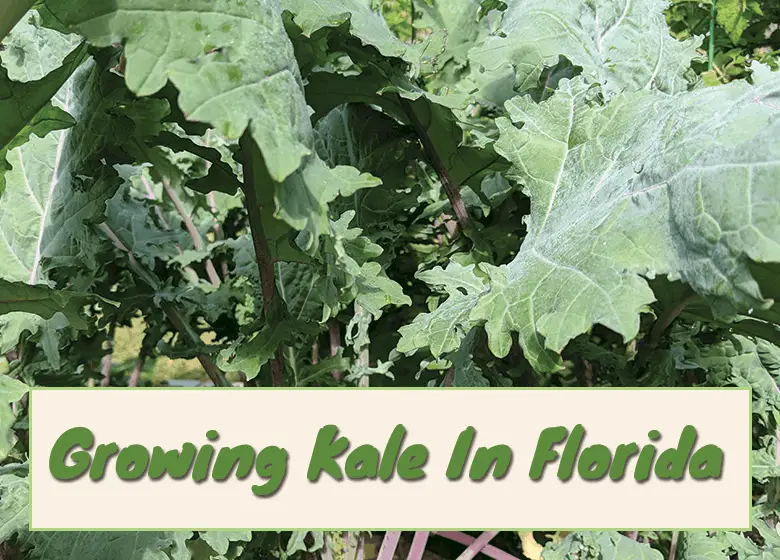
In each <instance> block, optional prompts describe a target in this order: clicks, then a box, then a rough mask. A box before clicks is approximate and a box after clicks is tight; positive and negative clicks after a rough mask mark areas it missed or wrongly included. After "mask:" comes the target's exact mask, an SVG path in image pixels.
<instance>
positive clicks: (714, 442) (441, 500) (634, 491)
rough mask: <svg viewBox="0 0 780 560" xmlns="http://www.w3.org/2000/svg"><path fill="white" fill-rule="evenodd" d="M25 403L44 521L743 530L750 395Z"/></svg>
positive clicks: (480, 392)
mask: <svg viewBox="0 0 780 560" xmlns="http://www.w3.org/2000/svg"><path fill="white" fill-rule="evenodd" d="M31 407H32V411H33V412H32V414H31V457H32V459H31V465H32V467H31V472H32V492H31V527H32V528H33V529H34V530H46V529H62V530H64V529H68V530H84V529H104V530H130V529H133V530H138V529H167V530H174V529H193V528H199V529H206V528H208V529H256V530H264V529H265V530H271V529H279V530H286V529H439V530H445V529H448V530H467V529H496V530H508V529H539V530H541V529H575V528H577V529H642V528H644V529H662V528H663V529H670V528H675V529H710V530H712V529H746V528H749V526H750V524H749V513H750V512H749V505H750V448H751V444H750V391H749V390H748V389H713V390H703V389H691V390H688V389H658V390H655V389H647V390H628V389H585V390H574V389H453V390H442V389H419V390H415V389H399V390H395V389H392V390H391V389H388V390H383V389H368V390H363V389H316V390H301V389H245V390H238V389H200V388H199V389H59V390H57V389H35V390H34V391H33V393H32V396H31ZM339 479H340V480H339Z"/></svg>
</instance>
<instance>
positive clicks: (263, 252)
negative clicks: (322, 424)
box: [241, 133, 284, 387]
mask: <svg viewBox="0 0 780 560" xmlns="http://www.w3.org/2000/svg"><path fill="white" fill-rule="evenodd" d="M241 145H242V147H243V149H244V162H243V168H244V187H243V190H244V198H245V200H246V209H247V213H248V215H249V229H250V231H251V233H252V243H253V245H254V248H255V257H256V260H257V267H258V269H259V272H260V289H261V292H262V295H263V310H264V312H265V320H266V321H268V322H269V323H270V321H271V314H272V313H271V311H272V309H273V307H272V306H273V303H274V300H275V299H276V275H275V273H274V261H273V259H272V258H271V251H270V250H269V248H268V239H266V236H265V231H264V229H263V209H262V207H261V206H260V201H259V199H258V194H259V192H258V188H260V187H261V185H256V184H255V180H256V176H255V171H256V169H255V163H256V162H255V157H262V155H261V154H256V153H255V151H256V150H257V146H255V142H254V140H252V137H251V136H249V134H248V133H245V134H244V137H243V138H242V139H241ZM269 186H270V185H269ZM271 380H272V383H273V385H274V387H281V386H282V385H284V357H283V354H282V349H281V348H277V349H276V357H275V358H274V359H272V360H271Z"/></svg>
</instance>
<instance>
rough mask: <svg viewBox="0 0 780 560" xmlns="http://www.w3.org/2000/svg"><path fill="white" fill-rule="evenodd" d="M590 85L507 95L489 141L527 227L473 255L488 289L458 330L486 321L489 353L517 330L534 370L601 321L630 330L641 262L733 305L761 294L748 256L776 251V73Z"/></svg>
mask: <svg viewBox="0 0 780 560" xmlns="http://www.w3.org/2000/svg"><path fill="white" fill-rule="evenodd" d="M588 93H589V90H588V88H587V87H585V85H584V84H583V82H582V80H581V79H577V80H574V81H573V82H563V84H562V86H561V89H560V90H559V91H558V92H557V93H556V94H555V95H554V96H553V97H552V98H551V99H549V100H547V101H545V102H543V103H541V104H539V105H537V104H534V103H533V102H532V101H530V100H529V99H527V98H523V97H518V98H516V99H514V100H513V101H511V102H509V103H508V104H507V110H508V112H509V114H510V117H511V121H510V119H506V118H500V119H499V120H498V127H499V130H500V131H501V138H500V140H499V141H498V143H497V144H496V149H497V151H498V152H499V153H501V154H502V155H503V156H504V157H505V158H507V159H508V160H509V161H511V162H512V164H513V169H512V172H511V174H510V175H511V176H512V178H514V179H515V180H517V181H518V182H520V183H521V184H524V185H525V192H526V193H527V194H528V195H529V196H530V198H531V214H530V216H529V218H528V220H527V225H528V235H527V237H526V239H525V240H524V242H523V244H522V246H521V247H520V250H519V252H518V254H517V256H516V258H515V259H514V261H513V262H512V263H511V264H509V265H506V266H502V267H494V266H491V265H488V264H484V265H481V266H482V268H483V270H484V271H485V272H486V273H487V274H488V275H489V277H490V290H489V291H488V292H487V293H485V294H484V295H482V296H481V297H479V298H476V297H474V296H472V297H471V298H470V299H471V302H472V304H473V311H471V312H470V313H469V311H468V309H463V315H464V316H465V315H466V314H467V313H468V322H466V323H463V322H461V324H462V325H463V327H462V328H463V329H464V332H465V331H466V327H468V328H471V326H472V325H473V324H474V323H483V322H484V323H485V325H486V326H485V328H486V329H487V332H488V337H489V345H490V349H491V351H492V352H493V353H494V354H495V355H496V356H498V357H503V356H506V355H507V353H508V352H509V349H510V346H511V340H512V339H511V333H512V332H513V331H514V332H517V333H519V342H520V344H521V346H522V347H523V350H524V352H525V354H526V357H527V358H528V360H529V361H530V362H531V364H532V365H533V366H534V367H535V368H536V369H538V370H548V371H549V370H555V369H557V368H558V367H560V362H559V358H558V356H557V354H558V353H559V352H560V351H561V350H562V349H563V348H564V347H565V345H566V344H567V343H568V342H569V341H570V340H571V339H572V338H574V337H576V336H578V335H580V334H582V333H584V332H586V331H587V330H588V329H590V328H591V326H592V325H594V324H597V323H598V324H601V325H604V326H606V327H608V328H610V329H611V330H613V331H615V332H616V333H618V334H620V335H622V336H623V338H624V339H625V340H626V341H628V340H631V339H633V338H634V337H635V336H636V335H637V333H638V329H639V313H640V312H641V311H642V309H643V308H644V306H646V305H647V304H649V303H651V302H652V301H653V300H654V296H653V293H652V291H651V290H650V288H649V286H648V285H647V282H646V280H644V279H643V278H642V277H641V276H640V275H646V276H653V275H662V274H665V275H669V276H671V277H672V278H673V279H674V278H680V279H682V280H683V281H685V282H687V283H688V284H689V285H690V286H691V287H692V288H693V289H694V290H695V291H696V292H697V293H699V295H701V296H704V297H707V298H709V301H710V303H711V304H712V305H713V306H714V308H715V309H716V310H719V312H721V313H726V312H732V313H733V311H734V310H735V309H747V308H753V307H755V308H765V307H768V305H770V304H771V302H768V301H766V300H765V299H764V297H763V296H762V294H761V292H760V289H759V286H758V284H757V282H756V281H755V280H754V279H753V277H752V275H751V273H750V270H749V263H750V262H751V261H759V262H762V261H763V262H777V261H778V260H780V229H778V226H777V224H778V221H777V219H776V216H777V215H778V212H780V202H779V201H778V200H777V197H776V196H774V194H773V193H774V192H775V191H774V186H773V185H774V179H773V176H774V174H775V173H776V170H775V168H776V167H777V163H776V162H777V161H778V154H780V143H778V142H777V138H778V131H780V118H778V117H779V115H780V112H778V110H777V107H778V106H777V102H776V99H777V98H778V96H780V79H775V80H773V81H770V82H765V83H764V84H763V85H762V86H760V87H751V86H749V85H747V84H744V83H742V84H737V83H734V84H731V85H729V86H727V87H723V88H708V89H705V90H698V91H696V92H692V93H686V94H680V95H676V96H668V95H663V94H656V93H644V92H643V93H636V94H624V95H621V96H618V97H616V98H614V99H613V100H612V101H611V102H610V103H608V104H607V105H606V106H589V105H588V104H587V102H586V100H587V95H588ZM712 107H721V108H722V109H721V110H722V111H723V113H722V114H723V118H722V119H717V120H713V118H712V112H711V108H712ZM727 108H728V109H727ZM694 123H696V124H694ZM520 127H522V128H520ZM756 143H760V144H761V145H762V146H763V149H762V150H760V151H757V150H755V149H754V146H755V145H756ZM732 232H734V233H732ZM737 232H738V233H737ZM475 295H476V294H475ZM461 302H462V304H461V305H462V306H463V307H466V306H467V305H468V304H467V302H466V301H464V300H461ZM418 320H420V321H421V320H423V319H420V318H418V319H417V320H416V321H418Z"/></svg>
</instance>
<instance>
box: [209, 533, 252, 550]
mask: <svg viewBox="0 0 780 560" xmlns="http://www.w3.org/2000/svg"><path fill="white" fill-rule="evenodd" d="M198 536H199V537H200V538H201V539H203V540H204V541H206V543H207V544H208V545H209V546H210V547H211V548H213V549H214V551H215V552H216V553H218V554H227V551H228V548H229V547H230V543H231V542H249V541H251V540H252V531H203V532H199V533H198Z"/></svg>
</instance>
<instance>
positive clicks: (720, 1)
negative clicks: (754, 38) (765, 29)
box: [716, 0, 763, 43]
mask: <svg viewBox="0 0 780 560" xmlns="http://www.w3.org/2000/svg"><path fill="white" fill-rule="evenodd" d="M717 8H718V9H717V16H716V19H717V22H718V23H719V24H720V25H722V26H723V28H724V29H725V30H726V32H727V33H728V34H729V37H730V38H731V40H732V41H733V42H734V43H738V42H739V40H740V38H742V34H743V33H744V32H745V30H747V28H748V27H749V26H750V24H751V22H752V20H753V18H754V17H755V16H760V15H763V12H762V11H761V5H760V4H759V3H758V2H756V1H755V0H717Z"/></svg>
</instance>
